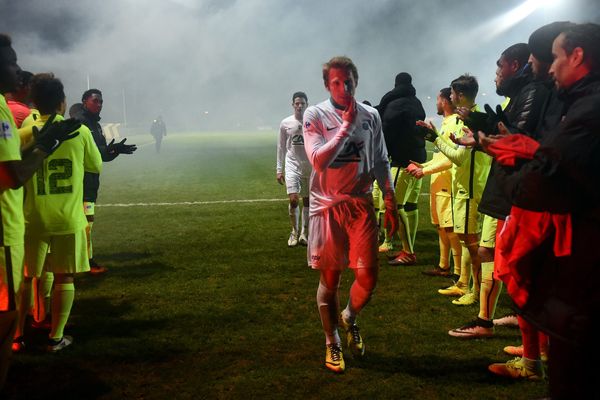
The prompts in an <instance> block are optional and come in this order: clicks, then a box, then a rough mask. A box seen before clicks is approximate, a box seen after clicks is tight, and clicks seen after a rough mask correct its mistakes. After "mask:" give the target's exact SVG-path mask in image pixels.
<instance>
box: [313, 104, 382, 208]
mask: <svg viewBox="0 0 600 400" xmlns="http://www.w3.org/2000/svg"><path fill="white" fill-rule="evenodd" d="M342 111H343V110H340V109H337V108H336V107H335V106H334V105H333V103H332V102H331V100H326V101H324V102H322V103H319V104H317V105H315V106H310V107H308V108H307V110H306V112H305V113H304V142H305V144H304V147H305V148H306V154H307V156H308V159H309V160H310V163H311V164H312V166H313V172H312V175H311V179H310V214H311V215H315V214H318V213H320V212H322V211H324V210H326V209H328V208H329V207H332V206H334V205H336V204H337V203H340V202H342V201H344V200H348V199H351V198H364V199H365V201H372V200H371V199H372V195H371V191H372V187H373V180H374V179H377V183H378V184H379V187H380V188H381V190H382V191H383V194H384V195H385V194H387V193H393V192H394V189H393V182H392V178H391V174H390V163H389V159H388V154H387V150H386V147H385V140H384V138H383V131H382V130H381V118H380V117H379V113H378V112H377V110H375V109H374V108H373V107H369V106H367V105H364V104H360V103H357V115H356V120H355V121H354V124H353V125H352V126H350V127H349V128H347V129H344V128H342V124H343V121H342Z"/></svg>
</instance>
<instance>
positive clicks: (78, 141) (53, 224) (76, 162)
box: [15, 74, 102, 352]
mask: <svg viewBox="0 0 600 400" xmlns="http://www.w3.org/2000/svg"><path fill="white" fill-rule="evenodd" d="M31 95H32V100H33V102H34V104H35V105H36V108H37V109H38V110H39V111H40V118H39V119H38V120H37V121H35V123H34V124H33V125H31V126H30V127H28V128H25V129H31V130H32V131H33V136H34V137H35V135H36V128H38V127H41V126H43V125H44V124H45V123H46V122H47V121H48V119H49V118H50V116H51V115H53V114H55V113H56V114H59V115H57V116H56V120H58V121H60V120H62V119H63V118H62V116H61V115H60V114H63V113H64V111H65V94H64V90H63V85H62V83H61V81H60V80H59V79H57V78H55V77H54V75H52V74H38V75H36V76H35V77H34V78H33V82H32V88H31ZM78 133H79V135H78V136H77V137H76V138H74V139H73V140H70V141H69V142H68V143H66V144H64V145H63V146H61V147H60V148H58V149H57V150H56V151H55V152H54V153H52V154H51V155H50V156H48V158H46V160H44V162H43V164H42V166H41V168H40V169H39V170H38V171H37V172H36V173H35V174H34V176H33V177H32V178H31V179H30V180H29V181H28V182H27V183H26V186H25V192H26V195H25V205H24V212H25V284H24V288H23V290H22V291H21V307H20V309H19V314H20V315H19V326H18V327H17V331H16V332H15V337H16V338H17V339H18V338H20V337H21V336H22V334H23V326H24V320H25V315H26V313H27V311H28V310H29V309H30V308H31V280H32V279H33V278H39V277H41V275H42V272H44V270H45V269H46V270H47V271H48V272H52V273H53V274H54V288H53V290H52V307H51V310H52V318H51V320H52V327H51V330H50V335H49V339H48V351H51V352H56V351H59V350H62V349H64V348H65V347H67V346H69V345H70V344H71V343H72V342H73V338H72V337H70V336H67V335H64V328H65V325H66V323H67V320H68V318H69V315H70V312H71V307H72V305H73V300H74V297H75V286H74V276H75V274H76V273H78V272H87V271H89V270H90V265H89V261H88V252H87V239H86V232H85V230H86V227H87V219H86V217H85V214H84V210H83V207H82V205H81V199H82V197H83V174H84V172H93V173H100V171H101V169H102V157H101V156H100V152H99V151H98V148H97V147H96V145H95V143H94V139H93V138H92V134H91V132H90V130H89V129H88V128H87V127H86V126H85V125H81V126H80V127H79V129H78Z"/></svg>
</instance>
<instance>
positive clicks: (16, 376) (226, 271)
mask: <svg viewBox="0 0 600 400" xmlns="http://www.w3.org/2000/svg"><path fill="white" fill-rule="evenodd" d="M129 141H130V142H134V143H136V142H137V143H138V144H141V147H140V149H139V150H138V152H137V153H136V154H135V155H133V156H121V157H119V158H118V159H117V160H115V161H114V162H111V163H107V164H105V165H104V172H103V174H102V177H101V190H100V197H99V201H98V205H99V206H98V207H97V209H96V223H95V225H94V249H95V256H96V259H97V260H98V261H99V262H101V263H102V264H104V265H106V266H107V267H109V269H110V271H109V272H108V273H107V274H105V275H103V276H87V275H84V276H81V277H78V280H77V281H76V290H77V291H76V300H75V305H74V307H73V311H72V315H71V326H70V327H67V330H66V333H67V334H70V335H73V336H74V338H75V343H74V345H73V346H72V347H71V348H68V349H66V350H65V351H63V352H61V353H59V354H55V355H50V354H45V353H43V352H42V351H41V350H39V348H41V345H42V344H43V343H44V335H43V334H41V333H39V332H29V338H30V340H31V342H32V343H33V346H31V350H30V351H28V352H26V353H24V354H18V355H15V356H14V358H13V364H12V367H11V370H10V372H9V376H8V382H7V385H6V387H5V389H4V392H3V393H2V395H3V396H4V397H5V398H9V399H38V398H39V399H41V398H44V399H51V398H59V399H71V398H73V399H203V398H207V399H212V398H216V399H237V398H244V399H279V398H286V399H366V398H369V399H444V400H446V399H460V400H464V399H516V398H519V399H522V398H525V399H534V398H540V397H544V396H545V394H546V391H547V386H546V383H544V382H541V383H533V382H515V381H508V380H503V379H500V378H497V377H494V376H492V375H491V374H490V373H488V371H487V365H488V364H490V363H492V362H503V361H506V360H508V359H509V358H510V357H509V356H507V355H504V354H503V353H502V348H503V347H504V346H505V345H509V344H516V343H519V340H520V339H519V333H518V330H516V329H510V328H499V329H496V336H495V337H494V338H491V339H488V340H474V341H464V340H462V341H461V340H459V339H456V338H452V337H450V336H448V334H447V331H448V330H449V329H452V328H456V327H458V326H460V325H462V324H463V323H466V322H468V321H470V320H472V319H473V318H474V317H475V316H476V315H477V312H478V308H477V307H464V308H461V307H458V306H455V305H452V304H451V303H450V299H449V298H446V297H443V296H441V295H439V294H437V289H438V288H440V287H443V286H446V285H447V284H448V283H449V282H448V280H446V279H444V278H431V277H426V276H423V275H422V274H421V271H422V270H424V269H428V268H431V267H432V266H434V265H435V264H436V263H437V254H438V250H437V236H436V233H435V231H434V229H433V228H432V226H431V224H430V222H429V214H428V213H429V211H428V198H427V197H426V196H422V197H421V204H420V205H421V208H420V210H421V216H420V219H421V222H420V228H419V232H418V234H417V245H416V251H417V254H418V261H419V263H418V265H417V266H412V267H390V266H387V264H386V263H385V262H384V259H383V257H382V259H381V261H382V264H381V265H382V268H381V273H380V280H379V285H378V288H377V290H376V293H375V295H374V296H373V299H372V301H371V303H370V304H369V305H368V306H367V307H366V308H365V310H364V312H363V313H362V315H361V317H360V321H359V322H360V325H361V327H362V333H363V338H364V340H365V343H366V346H367V354H366V357H365V359H364V360H362V361H359V360H354V359H353V358H352V357H351V355H350V354H347V356H346V365H347V371H346V373H345V374H343V375H334V374H332V373H330V372H329V371H328V370H326V369H325V368H324V366H323V358H324V353H325V351H324V350H325V349H324V338H323V333H322V330H321V327H320V321H319V317H318V313H317V308H316V303H315V295H316V288H317V282H318V273H317V272H315V271H312V270H310V269H308V268H307V266H306V251H305V248H304V247H298V248H292V249H288V248H287V237H288V234H289V228H288V217H287V202H286V195H285V189H284V188H283V187H282V186H280V185H278V184H277V183H276V180H275V143H276V134H275V133H274V132H241V133H202V134H195V133H185V134H179V135H177V134H174V135H170V136H168V137H167V138H166V140H165V141H164V142H163V149H162V152H161V153H160V154H158V155H157V154H156V153H155V152H154V146H153V144H152V143H150V136H147V137H142V136H139V137H132V138H130V140H129ZM423 188H424V189H423V191H424V192H427V191H428V189H427V188H428V185H427V184H424V186H423ZM232 200H259V201H253V202H230V201H232ZM266 200H268V201H266ZM156 203H161V204H159V205H156ZM132 204H137V205H132ZM153 204H154V205H153ZM111 205H113V206H111ZM115 205H128V206H115ZM351 281H352V275H351V272H347V273H345V275H344V278H343V283H342V291H341V302H342V304H345V303H346V301H347V293H348V288H349V284H350V283H351ZM507 311H508V299H507V298H506V295H505V294H503V295H502V296H501V299H500V304H499V309H498V311H497V315H502V314H503V313H505V312H507ZM38 346H39V347H38Z"/></svg>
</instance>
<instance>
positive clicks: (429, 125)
mask: <svg viewBox="0 0 600 400" xmlns="http://www.w3.org/2000/svg"><path fill="white" fill-rule="evenodd" d="M416 125H417V126H419V127H421V128H423V132H424V134H423V137H424V138H425V140H427V141H429V142H432V143H433V142H435V139H437V137H438V133H437V129H436V127H435V125H434V124H433V122H431V121H429V122H426V121H417V122H416Z"/></svg>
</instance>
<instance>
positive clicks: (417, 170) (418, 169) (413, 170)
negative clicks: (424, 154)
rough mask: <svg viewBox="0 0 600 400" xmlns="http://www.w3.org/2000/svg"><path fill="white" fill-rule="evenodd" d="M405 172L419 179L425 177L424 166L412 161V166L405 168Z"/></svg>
mask: <svg viewBox="0 0 600 400" xmlns="http://www.w3.org/2000/svg"><path fill="white" fill-rule="evenodd" d="M404 171H406V172H407V173H409V174H410V175H412V176H414V177H415V178H417V179H421V178H422V177H423V166H422V165H421V164H419V163H417V162H414V161H411V162H410V164H408V167H406V168H404Z"/></svg>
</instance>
